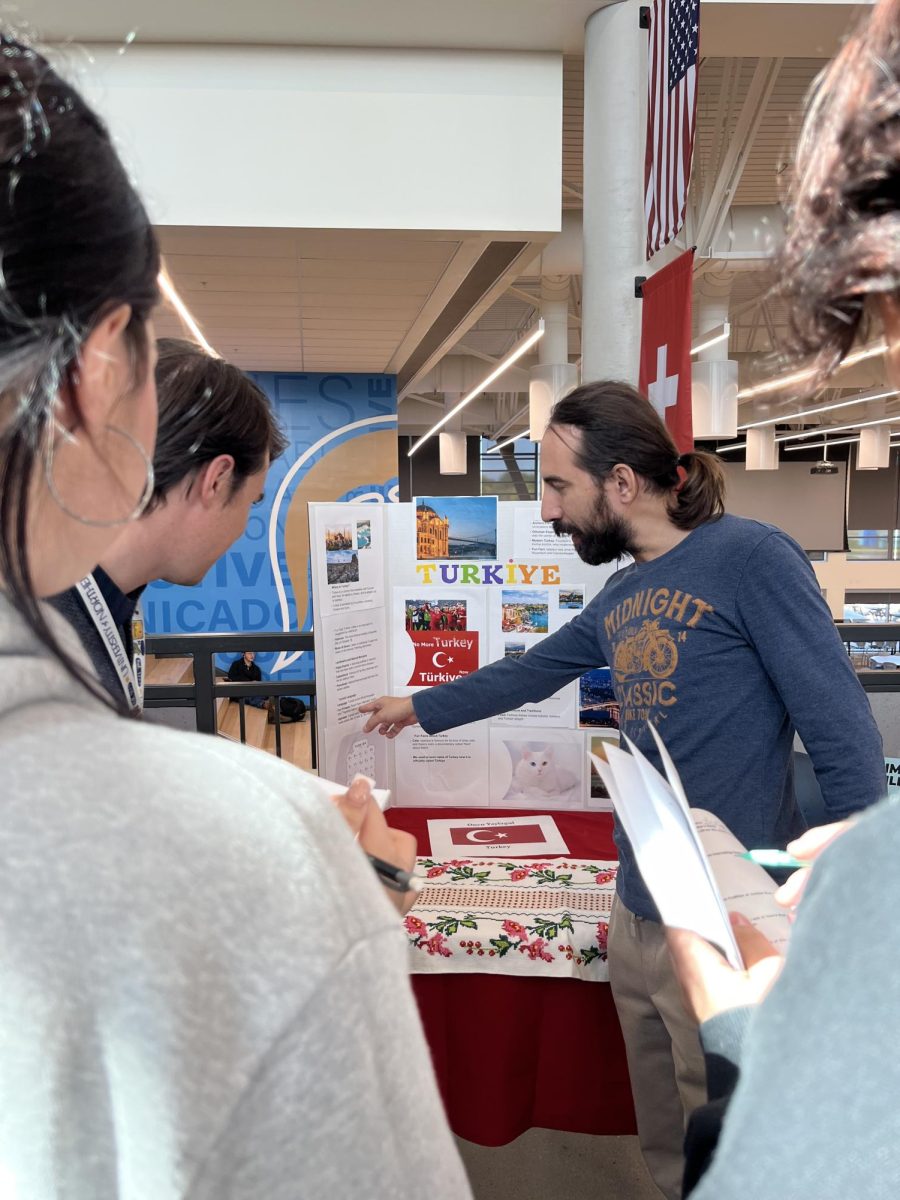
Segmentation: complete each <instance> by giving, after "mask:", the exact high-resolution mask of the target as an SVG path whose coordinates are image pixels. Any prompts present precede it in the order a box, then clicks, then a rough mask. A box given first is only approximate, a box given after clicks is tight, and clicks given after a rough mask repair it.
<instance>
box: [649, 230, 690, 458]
mask: <svg viewBox="0 0 900 1200" xmlns="http://www.w3.org/2000/svg"><path fill="white" fill-rule="evenodd" d="M693 274H694V252H693V250H688V251H686V252H685V253H684V254H682V255H680V256H679V257H678V258H676V259H675V261H674V262H673V263H669V265H668V266H667V267H663V269H662V270H661V271H657V272H656V274H655V275H651V276H650V278H649V279H647V280H645V281H644V283H643V284H642V285H641V295H642V296H643V298H644V307H643V314H642V317H641V373H640V379H639V381H638V387H639V388H640V390H641V391H642V392H643V394H644V395H645V396H646V397H647V399H648V400H649V401H650V403H651V404H652V405H653V407H654V408H655V409H656V411H657V412H658V413H659V415H660V416H661V417H662V419H663V420H664V421H665V423H666V425H667V426H668V427H669V432H670V433H671V435H672V437H673V438H674V439H675V445H676V446H677V447H678V449H679V451H680V453H682V454H686V453H687V452H688V451H689V450H693V448H694V430H693V422H692V419H691V295H692V284H693Z"/></svg>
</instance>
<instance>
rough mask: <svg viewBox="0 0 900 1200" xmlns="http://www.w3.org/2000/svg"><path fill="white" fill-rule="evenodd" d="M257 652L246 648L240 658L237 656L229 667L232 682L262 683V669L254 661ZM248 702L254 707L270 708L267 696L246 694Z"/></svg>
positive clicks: (229, 676)
mask: <svg viewBox="0 0 900 1200" xmlns="http://www.w3.org/2000/svg"><path fill="white" fill-rule="evenodd" d="M255 659H256V652H255V651H254V650H245V651H244V653H243V654H242V655H241V657H240V658H236V659H235V660H234V662H233V663H232V664H231V666H230V667H229V668H228V678H229V679H230V680H231V682H232V683H261V682H262V671H260V669H259V667H258V666H257V665H256V662H255V661H254V660H255ZM245 699H246V701H247V703H248V704H252V705H253V707H254V708H268V701H267V700H266V698H265V696H246V697H245Z"/></svg>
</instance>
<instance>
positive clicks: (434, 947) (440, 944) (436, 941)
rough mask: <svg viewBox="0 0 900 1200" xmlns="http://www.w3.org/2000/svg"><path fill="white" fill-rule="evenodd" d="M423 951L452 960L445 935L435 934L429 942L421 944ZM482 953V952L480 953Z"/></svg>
mask: <svg viewBox="0 0 900 1200" xmlns="http://www.w3.org/2000/svg"><path fill="white" fill-rule="evenodd" d="M420 945H421V948H422V949H423V950H427V951H428V953H429V954H440V955H442V957H444V958H450V955H451V952H450V951H449V950H448V949H447V947H446V946H445V945H444V935H443V934H442V933H435V934H433V936H432V937H430V938H429V939H428V941H427V942H421V943H420ZM479 953H480V951H479Z"/></svg>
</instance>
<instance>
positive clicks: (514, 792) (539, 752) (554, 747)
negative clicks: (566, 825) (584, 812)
mask: <svg viewBox="0 0 900 1200" xmlns="http://www.w3.org/2000/svg"><path fill="white" fill-rule="evenodd" d="M510 732H511V731H510V730H499V729H493V730H491V778H490V792H491V799H490V802H491V804H492V805H493V806H496V807H504V808H526V809H534V810H547V811H549V812H552V811H554V810H557V809H572V808H578V809H581V808H584V807H585V803H586V795H585V782H584V741H583V737H582V735H581V734H578V733H575V732H574V731H573V732H569V731H565V730H553V731H552V735H550V736H542V734H541V732H539V731H538V730H531V731H529V732H531V733H532V735H533V737H532V738H531V739H529V740H528V741H525V740H523V739H521V738H515V739H513V738H511V737H510V736H509V735H510Z"/></svg>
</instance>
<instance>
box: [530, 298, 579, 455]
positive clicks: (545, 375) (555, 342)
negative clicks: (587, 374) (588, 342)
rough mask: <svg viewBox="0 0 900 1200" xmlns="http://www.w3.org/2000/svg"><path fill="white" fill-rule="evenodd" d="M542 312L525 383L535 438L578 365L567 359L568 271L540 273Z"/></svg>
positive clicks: (572, 384)
mask: <svg viewBox="0 0 900 1200" xmlns="http://www.w3.org/2000/svg"><path fill="white" fill-rule="evenodd" d="M541 316H542V317H543V318H544V336H543V337H542V338H541V340H540V341H539V342H538V365H537V366H536V367H532V369H531V379H530V382H529V385H528V426H529V430H530V434H531V440H532V441H534V442H539V441H540V440H541V438H542V437H543V436H544V432H545V430H546V428H547V422H548V421H549V420H550V413H551V411H552V409H553V405H554V404H555V403H556V402H557V400H559V399H560V397H561V396H564V395H565V394H566V392H569V391H571V390H572V388H573V387H575V386H576V385H577V383H578V368H577V367H576V366H575V364H574V363H570V362H569V276H568V275H545V276H543V277H542V279H541Z"/></svg>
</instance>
